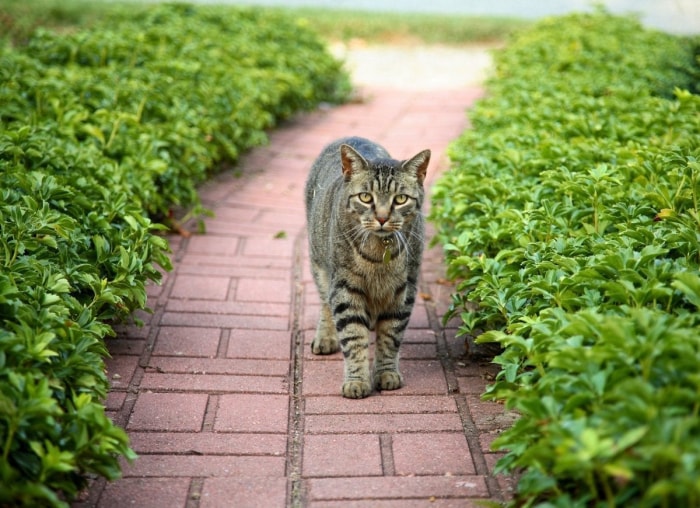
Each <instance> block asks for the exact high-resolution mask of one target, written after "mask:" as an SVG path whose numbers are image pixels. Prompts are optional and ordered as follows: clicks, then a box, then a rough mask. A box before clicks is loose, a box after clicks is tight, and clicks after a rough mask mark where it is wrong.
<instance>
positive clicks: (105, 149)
mask: <svg viewBox="0 0 700 508" xmlns="http://www.w3.org/2000/svg"><path fill="white" fill-rule="evenodd" d="M346 86H347V78H346V77H345V75H344V74H343V73H342V72H341V69H340V66H339V64H338V63H337V62H336V61H335V60H333V59H332V58H331V57H330V56H329V55H328V54H327V53H326V52H325V50H324V48H323V46H322V44H321V43H320V42H319V41H318V39H317V38H316V37H315V36H314V35H312V34H310V33H309V32H308V31H307V30H306V29H304V28H303V27H302V26H300V25H299V24H298V23H297V22H295V21H293V20H291V19H289V18H286V17H283V16H280V15H277V14H270V13H267V14H261V13H258V12H257V11H254V10H245V9H243V10H238V9H225V10H224V9H220V10H216V11H212V10H209V9H206V8H201V9H195V8H193V7H188V6H184V5H177V6H160V7H154V8H151V9H149V10H147V11H139V16H134V15H127V14H123V13H122V14H119V15H118V16H116V17H114V18H111V19H110V21H109V23H107V22H106V23H105V24H104V25H101V26H97V27H95V28H93V29H90V30H82V31H76V32H73V33H70V34H64V35H58V34H54V33H50V32H47V31H39V32H37V33H36V34H35V35H34V36H33V37H32V38H31V39H30V40H29V41H28V42H27V44H26V45H25V46H22V47H18V48H15V49H12V48H9V47H5V48H4V49H3V50H2V51H1V52H0V104H2V108H0V506H17V505H20V506H23V505H26V506H43V505H52V506H62V505H66V500H70V499H71V498H72V497H73V496H74V495H75V494H76V493H77V492H78V491H79V489H80V488H82V487H83V486H84V483H85V476H86V475H87V474H98V475H102V476H104V477H106V478H108V479H114V478H116V477H118V476H119V474H120V469H119V461H118V459H119V457H120V456H123V457H125V458H127V459H132V458H134V457H135V455H134V453H133V451H132V450H131V449H130V448H129V444H128V439H127V436H126V434H125V433H124V431H123V430H121V429H119V428H118V427H116V426H114V425H113V424H112V422H111V421H110V420H109V418H107V417H106V416H105V413H104V407H103V405H102V401H103V400H104V398H105V397H106V395H107V391H108V387H109V386H108V380H107V378H106V375H105V372H104V357H105V356H106V355H107V354H108V353H107V350H106V348H105V344H104V340H103V339H104V337H105V336H106V335H110V334H113V330H112V328H111V323H112V322H113V321H114V320H118V319H122V318H125V317H127V316H129V315H130V314H131V313H132V312H133V311H134V310H136V309H142V308H145V306H146V290H145V285H146V283H147V282H148V281H154V282H158V281H159V280H160V278H161V272H160V270H161V269H165V270H167V269H169V268H170V261H169V258H168V255H167V253H168V245H167V242H166V240H165V239H164V238H163V237H162V236H159V230H162V229H164V228H163V226H159V225H157V224H154V223H153V222H152V219H154V220H159V219H162V218H164V217H166V216H167V215H168V214H169V213H170V209H171V207H172V206H174V205H181V206H192V207H195V208H196V207H197V206H198V197H197V193H196V185H197V184H198V183H201V182H202V181H203V180H204V179H206V178H207V176H208V175H210V174H211V173H212V172H213V171H215V170H216V169H217V168H218V167H219V165H220V164H221V163H222V162H227V161H233V160H235V159H236V158H237V157H238V155H239V154H240V153H241V152H242V151H244V150H246V149H248V148H249V147H251V146H253V145H256V144H260V143H263V142H265V140H266V135H265V129H268V128H270V127H271V126H273V125H274V124H275V123H276V122H277V121H279V120H281V119H284V118H286V117H288V116H289V115H291V114H293V113H294V112H296V111H299V110H301V109H309V108H312V107H314V106H315V105H317V104H318V103H319V102H320V101H324V100H326V101H330V100H336V99H339V98H341V97H342V93H343V90H345V89H346V88H345V87H346ZM158 266H160V268H158Z"/></svg>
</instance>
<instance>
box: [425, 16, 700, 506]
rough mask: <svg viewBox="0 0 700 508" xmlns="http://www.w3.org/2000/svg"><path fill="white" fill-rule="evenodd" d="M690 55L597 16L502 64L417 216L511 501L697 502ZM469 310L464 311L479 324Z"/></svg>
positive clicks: (683, 45) (699, 231) (699, 433)
mask: <svg viewBox="0 0 700 508" xmlns="http://www.w3.org/2000/svg"><path fill="white" fill-rule="evenodd" d="M693 47H694V44H693V41H689V40H684V39H680V38H676V37H672V36H670V35H666V34H662V33H658V32H653V31H647V30H643V29H642V28H641V27H640V26H639V24H638V23H637V22H635V21H633V20H629V19H624V18H618V17H613V16H610V15H607V14H605V13H602V12H597V13H593V14H586V15H573V16H567V17H562V18H553V19H549V20H546V21H543V22H542V23H540V24H538V25H537V26H535V27H534V28H533V29H531V30H528V31H526V32H524V33H522V34H520V36H519V37H517V38H516V39H514V40H513V41H511V43H510V44H509V45H508V46H507V47H506V48H505V49H504V50H503V51H501V52H500V53H499V54H498V55H497V58H496V74H495V77H494V78H493V79H492V80H491V81H490V83H489V85H488V92H489V93H488V96H487V97H486V98H485V99H483V100H482V101H480V103H479V104H478V105H477V106H476V108H475V109H474V110H473V111H472V113H471V120H472V124H473V129H472V130H470V131H466V132H465V133H464V134H463V135H462V136H461V138H460V139H459V140H457V141H456V142H455V143H454V144H453V145H452V147H451V153H450V156H451V158H452V161H453V168H452V169H451V170H450V171H449V172H448V173H447V174H446V175H445V176H444V177H443V178H442V179H441V181H440V182H439V183H438V185H437V186H436V188H435V192H434V195H433V211H432V220H434V221H435V222H436V223H437V225H438V228H439V232H438V239H439V241H441V242H442V243H443V244H444V246H445V250H446V252H447V255H448V272H449V274H450V275H451V276H452V277H453V278H454V279H456V280H458V281H459V282H458V286H457V293H456V294H455V295H454V296H453V307H452V309H451V314H450V315H460V316H461V317H462V322H463V324H462V326H461V329H460V331H461V333H462V334H465V335H467V334H472V335H478V336H479V337H478V339H477V340H478V341H493V342H497V343H500V344H501V345H502V346H503V347H504V350H503V352H502V354H500V355H499V356H498V357H496V359H495V361H496V362H497V363H499V364H500V365H501V366H502V370H501V372H500V374H499V376H498V379H497V381H496V383H495V384H494V385H492V386H491V387H490V388H489V390H488V392H487V394H486V397H489V398H494V399H505V401H506V404H507V406H508V407H510V408H512V409H516V410H517V411H518V412H519V413H520V415H521V418H520V419H519V420H518V421H517V422H516V424H515V425H514V426H513V427H512V428H511V429H509V430H507V431H506V432H504V433H503V434H502V435H501V436H500V437H499V438H498V439H497V440H496V442H495V446H496V447H497V448H498V449H502V450H507V454H506V455H505V457H504V459H502V460H501V461H500V463H499V468H500V470H504V471H514V470H522V472H523V474H522V477H521V479H520V481H519V484H518V494H517V497H516V501H515V503H516V504H523V505H528V506H529V505H535V504H539V503H542V504H545V505H547V506H562V507H564V506H567V507H569V506H694V505H697V504H699V503H700V473H699V471H700V418H699V416H700V415H699V413H700V376H699V375H698V368H697V367H698V359H699V358H700V314H698V307H699V306H700V208H699V206H698V201H699V199H700V142H699V141H698V136H697V133H698V132H700V96H698V95H694V94H692V93H691V92H689V91H684V89H685V90H688V89H690V90H693V89H694V83H696V82H697V75H698V74H697V67H696V62H695V61H694V54H693V52H694V50H693ZM468 302H475V303H476V304H478V308H477V309H476V310H468V309H473V305H468Z"/></svg>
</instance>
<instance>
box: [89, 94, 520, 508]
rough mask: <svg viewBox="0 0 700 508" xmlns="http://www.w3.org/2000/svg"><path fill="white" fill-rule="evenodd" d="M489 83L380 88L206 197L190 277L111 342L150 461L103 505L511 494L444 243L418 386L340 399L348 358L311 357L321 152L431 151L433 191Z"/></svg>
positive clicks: (95, 497) (299, 130) (276, 136)
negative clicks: (454, 306)
mask: <svg viewBox="0 0 700 508" xmlns="http://www.w3.org/2000/svg"><path fill="white" fill-rule="evenodd" d="M479 93H480V89H478V88H472V89H469V88H467V89H464V88H462V89H459V90H442V91H430V92H426V91H419V90H414V91H399V90H382V89H376V88H375V89H368V90H365V95H366V96H367V100H366V101H364V102H363V103H357V104H349V105H344V106H341V107H337V108H331V109H325V110H320V111H317V112H314V113H311V114H308V115H303V116H300V117H297V118H295V119H294V120H292V121H290V122H288V123H287V124H286V125H284V126H282V127H281V128H279V129H277V130H275V131H274V132H273V133H272V135H271V142H270V144H269V146H267V147H264V148H260V149H256V150H254V151H253V152H251V153H250V154H249V155H247V156H246V157H245V158H244V160H243V161H242V163H241V165H240V175H239V176H235V175H234V174H233V173H234V172H227V173H226V174H225V175H222V176H220V177H218V178H216V179H215V180H213V181H212V182H210V183H209V184H207V185H206V186H205V187H204V188H203V189H202V195H203V200H204V202H205V203H206V204H207V206H209V207H210V208H211V209H213V210H214V212H215V213H216V217H215V218H211V219H208V220H207V221H206V228H207V234H206V235H193V236H191V237H190V238H182V237H173V238H172V239H171V240H172V248H173V251H174V254H173V257H174V260H175V269H174V270H173V272H171V273H169V274H167V276H166V277H165V282H164V284H163V285H162V286H160V287H152V288H151V290H150V295H149V298H150V299H149V304H150V306H151V307H152V308H153V309H154V313H153V314H152V315H146V314H143V315H141V316H140V317H141V318H142V319H143V320H144V321H145V323H146V325H145V326H144V327H142V328H136V327H131V326H125V327H123V328H120V333H119V336H118V337H117V338H116V339H109V340H108V346H109V349H110V351H111V353H112V355H113V358H112V359H110V360H109V361H108V375H109V377H110V379H111V381H112V384H113V389H112V391H111V393H110V395H109V398H108V400H107V408H108V411H109V414H110V415H111V416H112V417H113V418H114V420H115V421H116V422H117V423H118V424H119V425H121V426H123V427H124V428H126V429H127V431H128V433H129V435H130V437H131V443H132V447H133V448H134V449H135V450H136V452H137V453H138V454H139V456H140V457H139V459H138V460H137V461H136V462H135V463H133V464H132V465H125V466H124V478H123V479H122V480H119V481H117V482H114V483H110V484H106V483H105V482H104V481H102V480H98V481H96V482H95V483H94V484H93V485H92V488H91V489H90V491H89V493H88V494H87V496H86V498H85V499H84V501H83V502H82V503H80V504H79V505H76V506H100V507H120V508H121V507H125V506H138V507H140V508H144V507H168V508H170V507H176V508H177V507H202V508H205V507H207V508H208V507H248V506H251V507H284V506H294V507H296V506H312V507H320V506H323V507H332V506H342V507H347V506H353V507H355V506H368V507H369V506H372V507H375V506H401V507H406V506H439V507H443V506H459V507H465V506H479V503H478V502H479V500H485V499H491V500H496V501H497V500H500V499H502V498H503V497H504V496H506V495H507V490H508V487H509V485H508V482H505V481H503V480H502V479H499V478H495V477H494V476H492V475H491V474H490V473H489V471H490V470H491V468H492V466H493V464H494V463H495V460H496V456H495V455H494V454H492V453H490V452H489V443H490V441H491V440H492V438H493V436H494V434H495V432H496V430H497V429H498V428H501V427H503V426H505V425H507V424H508V423H509V422H510V420H509V418H508V415H506V414H504V410H503V407H502V406H500V405H498V404H494V403H485V402H482V401H480V398H479V394H480V393H481V392H482V391H483V389H484V387H485V384H486V382H487V381H486V379H487V378H488V377H489V376H491V375H493V373H494V369H493V366H491V365H488V364H487V363H484V364H479V363H476V362H473V361H471V360H469V359H466V358H464V344H463V341H462V340H460V339H456V338H455V329H454V328H451V327H448V328H447V329H443V328H442V327H441V324H440V323H441V315H442V314H443V313H444V311H445V309H446V307H447V305H448V303H449V294H450V289H451V288H450V287H448V286H446V285H445V284H444V283H441V280H440V279H441V277H442V276H443V273H444V268H443V266H442V264H441V255H440V249H439V248H433V249H431V250H428V251H427V252H426V255H425V259H424V264H423V270H422V280H421V283H420V284H421V286H420V290H421V297H422V298H420V299H419V301H418V302H417V304H416V308H415V310H414V312H413V316H412V318H411V322H410V326H409V329H408V331H407V336H406V341H405V343H404V346H403V347H402V358H403V360H402V371H403V374H404V377H405V382H406V386H405V387H404V388H402V389H400V390H398V391H395V392H383V393H381V394H379V393H374V394H373V395H372V396H371V397H369V398H367V399H363V400H347V399H343V398H342V397H341V396H340V395H339V391H340V384H341V378H342V359H341V355H340V354H336V355H332V356H330V357H318V356H313V355H311V352H310V341H311V338H312V336H313V332H314V329H315V325H316V318H317V314H318V311H319V308H320V306H319V301H318V296H317V293H316V290H315V287H314V285H313V281H312V279H311V275H310V272H309V268H308V265H307V263H308V260H307V248H306V236H305V224H304V209H303V199H302V190H303V186H304V181H305V178H306V174H307V171H308V169H309V167H310V165H311V163H312V161H313V159H314V158H315V157H316V156H317V155H318V153H319V152H320V150H321V149H322V147H323V146H324V145H326V144H327V143H328V142H330V141H332V140H333V139H335V138H337V137H340V136H344V135H355V134H356V135H362V136H366V137H369V138H372V139H374V140H376V141H378V142H380V143H381V144H383V145H384V146H386V147H387V148H388V149H389V151H390V153H391V154H392V155H393V156H395V157H396V158H405V157H408V156H411V155H414V154H415V153H416V152H417V151H418V150H421V149H423V148H431V149H432V151H433V159H432V161H431V164H430V168H429V179H430V180H434V178H435V177H436V175H437V173H439V171H441V170H444V169H445V167H446V156H445V149H446V146H447V144H448V143H449V142H450V141H451V140H452V139H454V138H455V137H456V136H457V135H458V134H459V133H460V132H461V131H462V129H464V128H465V122H466V120H465V115H464V110H465V109H466V108H467V107H468V106H469V105H470V104H472V102H473V101H474V99H475V98H476V97H477V96H478V95H479Z"/></svg>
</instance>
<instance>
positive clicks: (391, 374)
mask: <svg viewBox="0 0 700 508" xmlns="http://www.w3.org/2000/svg"><path fill="white" fill-rule="evenodd" d="M374 386H376V387H377V389H378V390H398V389H399V388H401V387H402V386H403V377H402V376H401V374H400V373H399V371H397V370H385V371H383V372H378V373H377V374H375V377H374Z"/></svg>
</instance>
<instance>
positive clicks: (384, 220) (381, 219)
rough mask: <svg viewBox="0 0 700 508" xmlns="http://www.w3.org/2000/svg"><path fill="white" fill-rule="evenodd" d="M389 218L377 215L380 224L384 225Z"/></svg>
mask: <svg viewBox="0 0 700 508" xmlns="http://www.w3.org/2000/svg"><path fill="white" fill-rule="evenodd" d="M388 220H389V217H377V222H378V223H379V224H380V225H382V226H383V225H384V223H385V222H386V221H388Z"/></svg>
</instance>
